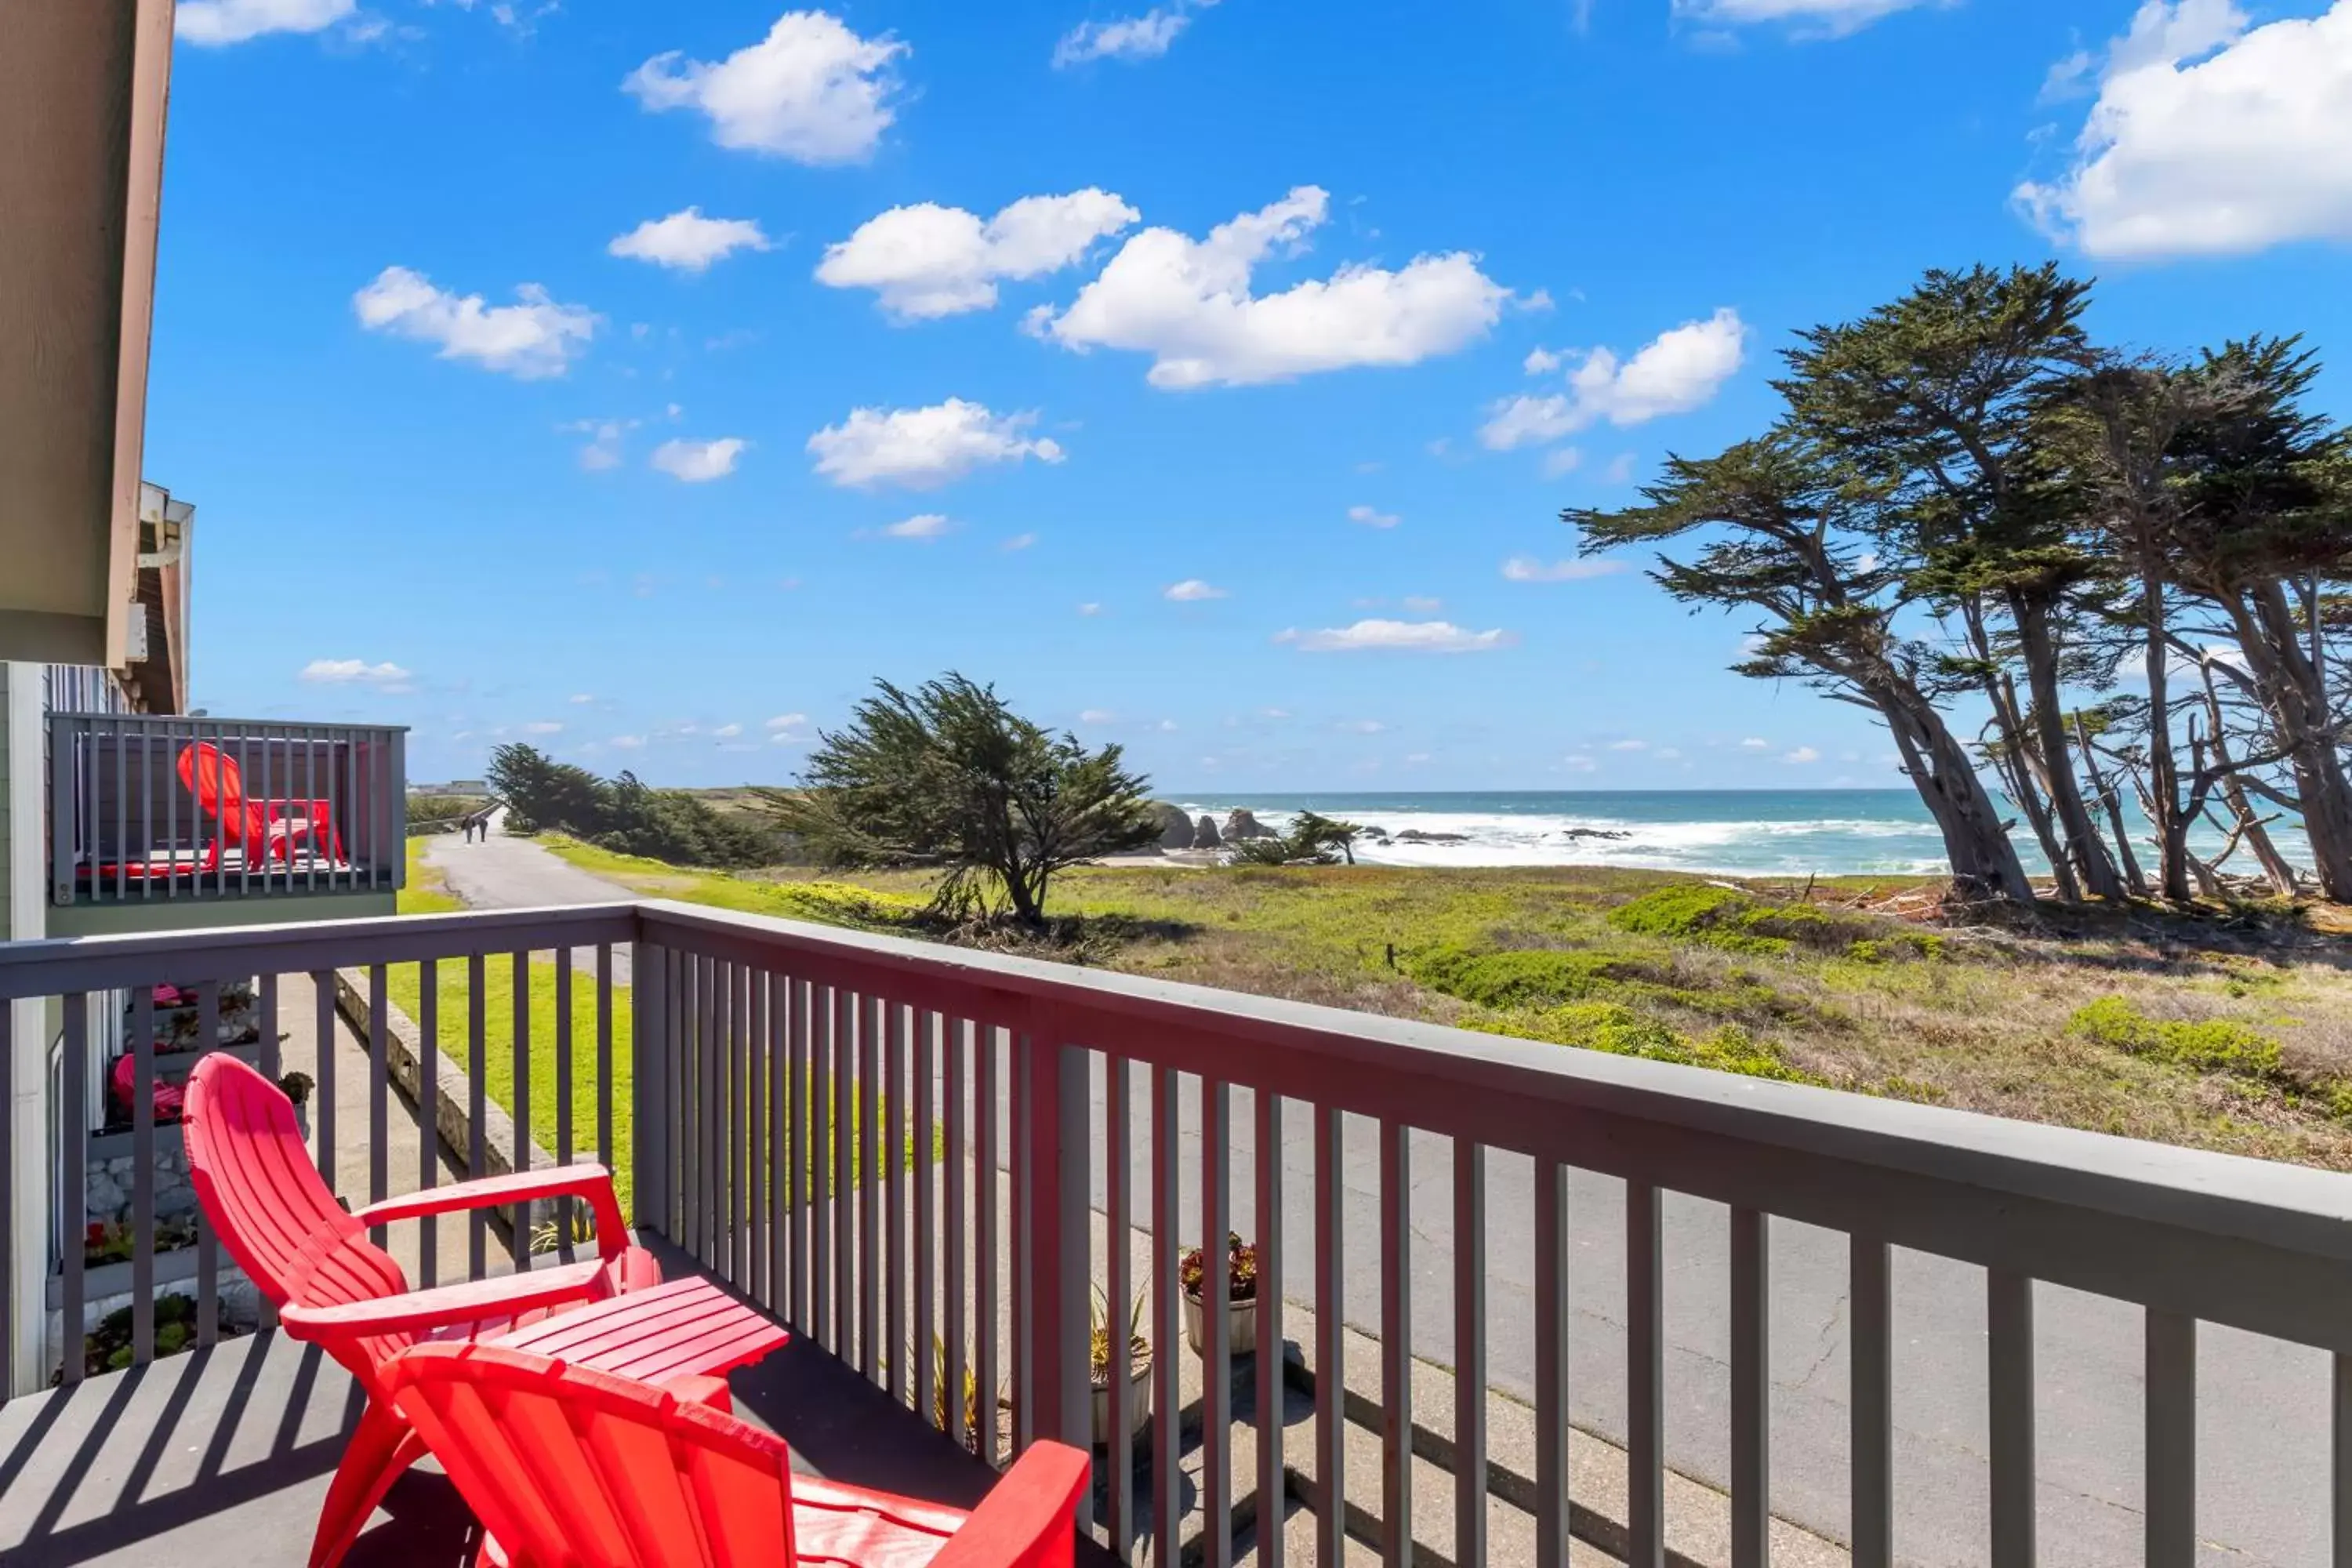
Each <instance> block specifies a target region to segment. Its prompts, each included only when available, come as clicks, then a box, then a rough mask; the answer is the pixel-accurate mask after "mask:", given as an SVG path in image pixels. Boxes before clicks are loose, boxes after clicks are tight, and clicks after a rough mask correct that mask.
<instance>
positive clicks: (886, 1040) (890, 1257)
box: [880, 1002, 929, 1405]
mask: <svg viewBox="0 0 2352 1568" xmlns="http://www.w3.org/2000/svg"><path fill="white" fill-rule="evenodd" d="M884 1005H885V1007H886V1008H887V1011H888V1014H889V1019H888V1022H889V1027H888V1028H887V1029H886V1030H884V1031H883V1035H882V1049H883V1050H884V1052H886V1053H887V1055H886V1056H885V1058H884V1060H883V1064H882V1114H883V1118H884V1124H883V1129H882V1169H881V1172H880V1175H881V1177H882V1184H883V1191H884V1192H885V1193H887V1194H888V1196H889V1207H888V1209H887V1212H886V1214H885V1216H884V1218H885V1225H884V1232H883V1237H882V1241H883V1247H882V1250H883V1255H884V1259H883V1268H884V1272H885V1274H886V1275H887V1284H886V1285H885V1286H884V1290H885V1292H886V1294H885V1297H884V1306H885V1309H886V1310H885V1312H884V1324H883V1340H882V1347H883V1355H884V1358H885V1360H884V1365H885V1367H886V1369H887V1371H888V1373H889V1377H890V1399H891V1403H893V1404H897V1405H903V1404H905V1403H906V1400H907V1293H908V1277H907V1264H908V1258H907V1182H908V1172H907V1152H908V1139H907V1131H906V1129H907V1100H908V1092H907V1009H906V1008H905V1007H904V1006H902V1005H899V1004H898V1003H897V1002H889V1003H886V1004H884ZM925 1163H929V1160H928V1153H927V1154H926V1159H925Z"/></svg>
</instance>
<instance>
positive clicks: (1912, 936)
mask: <svg viewBox="0 0 2352 1568" xmlns="http://www.w3.org/2000/svg"><path fill="white" fill-rule="evenodd" d="M1845 954H1846V956H1847V957H1848V958H1851V959H1853V961H1854V962H1855V963H1894V962H1895V960H1897V959H1904V958H1942V957H1943V956H1945V947H1944V938H1943V935H1942V933H1940V932H1938V931H1897V932H1896V933H1895V935H1893V936H1858V937H1856V938H1854V939H1853V942H1850V943H1849V944H1847V947H1846V950H1845Z"/></svg>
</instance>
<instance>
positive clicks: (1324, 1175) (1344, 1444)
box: [1313, 1105, 1348, 1568]
mask: <svg viewBox="0 0 2352 1568" xmlns="http://www.w3.org/2000/svg"><path fill="white" fill-rule="evenodd" d="M1313 1115H1314V1118H1315V1489H1316V1492H1317V1494H1318V1495H1317V1497H1316V1503H1317V1510H1316V1520H1315V1563H1316V1568H1342V1565H1343V1564H1344V1563H1346V1561H1347V1555H1348V1503H1347V1497H1348V1482H1347V1469H1348V1421H1347V1409H1346V1400H1347V1383H1346V1377H1347V1360H1348V1335H1347V1309H1346V1286H1347V1279H1348V1274H1347V1234H1348V1233H1347V1223H1346V1221H1347V1215H1346V1211H1345V1207H1344V1205H1345V1201H1346V1198H1347V1193H1348V1187H1347V1181H1346V1178H1345V1176H1344V1174H1343V1173H1341V1171H1340V1169H1339V1156H1340V1151H1341V1146H1342V1144H1343V1142H1344V1141H1345V1136H1346V1121H1345V1118H1344V1114H1343V1113H1342V1112H1340V1111H1339V1110H1335V1109H1333V1108H1332V1107H1330V1106H1326V1105H1318V1106H1316V1107H1315V1108H1314V1109H1313Z"/></svg>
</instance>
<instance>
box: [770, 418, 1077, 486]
mask: <svg viewBox="0 0 2352 1568" xmlns="http://www.w3.org/2000/svg"><path fill="white" fill-rule="evenodd" d="M1036 422H1037V416H1035V415H1034V414H1005V415H997V414H992V413H990V412H989V411H988V409H987V408H986V407H985V406H983V405H981V404H977V403H968V402H966V401H965V400H964V399H962V398H961V397H950V398H949V399H948V400H947V401H946V402H945V403H941V404H936V405H932V406H931V407H929V408H892V409H881V408H853V409H851V410H850V411H849V417H848V418H847V419H845V420H844V421H842V422H841V423H840V424H838V425H828V426H825V427H824V429H822V430H820V431H818V432H817V433H816V434H815V435H814V436H812V437H809V438H808V449H809V451H810V453H811V454H813V455H814V457H815V458H816V471H817V472H818V473H820V474H822V475H824V477H825V478H826V479H831V480H832V481H833V482H834V483H835V484H837V485H853V486H866V485H884V484H888V485H899V486H902V487H904V488H905V489H912V490H927V489H938V488H939V487H940V486H941V485H944V484H947V483H949V482H950V481H952V480H955V479H961V478H962V477H963V476H964V475H966V474H968V473H970V472H971V471H972V470H973V469H974V468H981V467H982V466H983V465H986V464H991V463H1017V462H1021V461H1023V460H1024V459H1026V458H1036V459H1037V460H1038V461H1039V462H1041V463H1058V462H1060V461H1061V460H1062V457H1063V453H1062V448H1061V446H1060V444H1059V443H1057V442H1055V440H1053V439H1052V438H1051V437H1045V436H1032V435H1030V434H1029V433H1028V431H1029V426H1032V425H1034V424H1035V423H1036Z"/></svg>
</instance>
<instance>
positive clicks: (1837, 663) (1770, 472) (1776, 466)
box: [1561, 428, 2033, 902]
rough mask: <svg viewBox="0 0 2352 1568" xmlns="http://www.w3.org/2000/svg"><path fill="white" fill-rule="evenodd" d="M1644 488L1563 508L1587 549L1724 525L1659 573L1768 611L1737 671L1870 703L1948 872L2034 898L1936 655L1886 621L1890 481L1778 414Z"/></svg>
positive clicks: (1684, 597)
mask: <svg viewBox="0 0 2352 1568" xmlns="http://www.w3.org/2000/svg"><path fill="white" fill-rule="evenodd" d="M1643 498H1644V500H1646V502H1647V504H1646V505H1643V506H1637V507H1630V508H1626V509H1624V510H1618V511H1602V510H1584V509H1571V510H1568V511H1566V512H1563V513H1562V514H1561V516H1562V521H1566V522H1568V523H1570V524H1571V525H1572V526H1574V527H1575V528H1577V529H1578V530H1579V531H1580V534H1581V548H1582V549H1583V551H1584V552H1585V553H1587V554H1592V553H1595V552H1600V551H1603V550H1609V549H1613V548H1616V547H1618V546H1621V545H1627V544H1643V545H1654V544H1660V543H1664V542H1666V541H1668V540H1672V539H1677V538H1680V537H1683V536H1684V535H1686V534H1690V533H1693V532H1696V531H1700V530H1720V532H1719V533H1717V534H1716V535H1715V536H1713V537H1710V538H1708V539H1707V540H1706V542H1703V543H1702V544H1700V545H1699V547H1698V549H1697V551H1696V553H1695V554H1694V555H1692V556H1691V557H1690V558H1689V559H1687V560H1686V561H1674V560H1669V559H1665V558H1664V557H1663V556H1662V557H1661V558H1660V563H1659V568H1658V570H1656V571H1654V572H1653V573H1651V574H1650V575H1651V576H1652V578H1653V579H1654V580H1655V581H1656V582H1657V583H1658V584H1660V585H1661V586H1663V587H1664V589H1665V590H1666V592H1667V593H1668V594H1670V595H1673V596H1674V597H1675V598H1676V599H1678V600H1680V601H1682V602H1683V603H1685V604H1690V605H1718V606H1722V607H1724V608H1727V609H1740V608H1748V609H1753V610H1757V611H1760V612H1762V614H1763V616H1764V619H1763V621H1762V622H1761V624H1759V626H1757V627H1756V642H1755V644H1754V646H1753V652H1752V654H1751V656H1750V657H1749V658H1748V659H1746V660H1745V661H1743V662H1742V663H1740V664H1738V665H1737V666H1735V667H1734V668H1736V669H1737V670H1738V673H1740V674H1742V675H1747V676H1753V677H1756V678H1758V679H1790V678H1795V679H1803V680H1805V681H1807V682H1809V683H1810V684H1811V685H1813V686H1814V687H1816V688H1818V689H1821V690H1822V691H1823V692H1825V693H1827V694H1828V695H1829V696H1831V697H1832V698H1835V699H1837V700H1840V701H1843V702H1850V703H1853V704H1854V705H1856V706H1858V707H1862V708H1866V709H1868V710H1871V711H1872V712H1874V713H1875V714H1876V715H1877V716H1878V717H1879V718H1880V720H1882V721H1884V722H1885V725H1886V727H1887V730H1888V731H1889V732H1890V733H1892V734H1893V736H1894V737H1895V747H1896V749H1897V751H1898V752H1900V753H1901V755H1902V758H1903V763H1904V771H1905V772H1906V773H1907V774H1909V776H1910V778H1911V782H1912V783H1913V784H1915V785H1916V787H1917V789H1918V791H1919V797H1920V799H1921V800H1922V801H1923V802H1925V803H1926V805H1927V810H1928V812H1929V814H1930V815H1931V816H1933V817H1934V818H1935V821H1936V826H1937V829H1938V831H1940V832H1941V834H1942V835H1943V839H1944V849H1945V853H1946V855H1947V856H1948V858H1949V860H1950V862H1951V868H1952V877H1953V880H1954V882H1955V884H1956V885H1957V886H1958V888H1959V889H1961V890H1962V891H1964V892H1966V893H1968V894H1971V895H1974V896H1990V897H1996V898H2003V899H2010V900H2017V901H2020V902H2031V901H2032V897H2033V888H2032V883H2031V882H2029V881H2028V880H2027V879H2026V875H2025V869H2024V867H2023V866H2022V864H2021V862H2020V861H2019V859H2018V857H2017V849H2016V847H2015V846H2013V845H2012V844H2011V842H2010V839H2009V835H2008V832H2007V830H2006V828H2005V827H2004V826H2003V824H2002V822H2001V819H2000V813H1999V811H1998V810H1997V809H1996V808H1995V806H1994V804H1993V801H1992V798H1991V796H1990V795H1989V794H1988V793H1987V792H1986V790H1985V787H1984V784H1983V782H1982V780H1980V779H1979V777H1978V774H1977V770H1976V763H1975V759H1974V758H1973V757H1972V756H1971V755H1970V754H1969V750H1968V748H1967V747H1966V746H1965V745H1964V744H1962V743H1961V742H1960V741H1959V739H1958V737H1956V736H1955V735H1954V734H1953V733H1952V731H1951V729H1950V726H1949V725H1948V724H1947V723H1946V721H1945V718H1944V714H1943V713H1942V712H1941V711H1940V710H1939V709H1938V707H1937V700H1936V696H1935V694H1934V692H1933V691H1932V690H1931V689H1930V684H1931V683H1932V680H1933V679H1934V677H1933V673H1932V668H1931V667H1932V664H1933V660H1934V654H1933V652H1932V650H1928V649H1925V648H1922V647H1918V646H1916V644H1913V643H1909V642H1906V640H1905V639H1904V638H1903V637H1901V636H1900V635H1898V633H1897V631H1896V629H1895V617H1896V616H1897V615H1898V614H1899V613H1900V612H1901V611H1902V609H1903V608H1904V606H1905V604H1906V590H1905V588H1904V586H1903V584H1904V574H1903V573H1902V572H1901V571H1900V570H1899V569H1897V568H1895V567H1893V566H1890V565H1886V564H1884V563H1881V560H1880V558H1879V555H1878V553H1877V552H1876V550H1875V549H1874V539H1875V538H1876V537H1877V536H1878V535H1879V534H1880V533H1881V532H1882V531H1884V530H1885V526H1886V523H1885V518H1884V515H1883V514H1884V513H1885V510H1886V509H1887V508H1888V507H1889V506H1890V505H1892V504H1894V501H1893V500H1892V498H1891V495H1890V488H1889V487H1887V486H1885V485H1884V484H1882V483H1879V482H1876V481H1874V480H1872V479H1867V478H1864V477H1862V476H1857V475H1855V474H1854V473H1853V472H1852V471H1851V470H1850V469H1846V468H1841V467H1840V466H1838V465H1837V464H1835V463H1834V462H1833V461H1832V458H1831V457H1830V456H1829V454H1828V453H1827V452H1825V451H1824V450H1823V449H1822V447H1821V446H1820V445H1819V444H1818V443H1816V442H1814V441H1812V440H1810V439H1808V438H1807V437H1804V436H1802V435H1801V434H1799V433H1797V432H1795V431H1792V430H1790V429H1787V428H1783V429H1780V430H1776V431H1774V432H1773V433H1772V434H1770V435H1769V436H1767V437H1763V438H1761V439H1759V440H1754V441H1743V442H1741V443H1740V444H1739V445H1738V446H1736V447H1732V448H1730V449H1729V450H1728V451H1727V452H1725V453H1723V454H1722V455H1721V456H1719V457H1716V458H1667V460H1666V465H1665V473H1664V476H1663V477H1662V478H1661V479H1659V480H1658V482H1657V483H1655V484H1654V485H1651V486H1648V487H1645V488H1644V489H1643Z"/></svg>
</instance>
